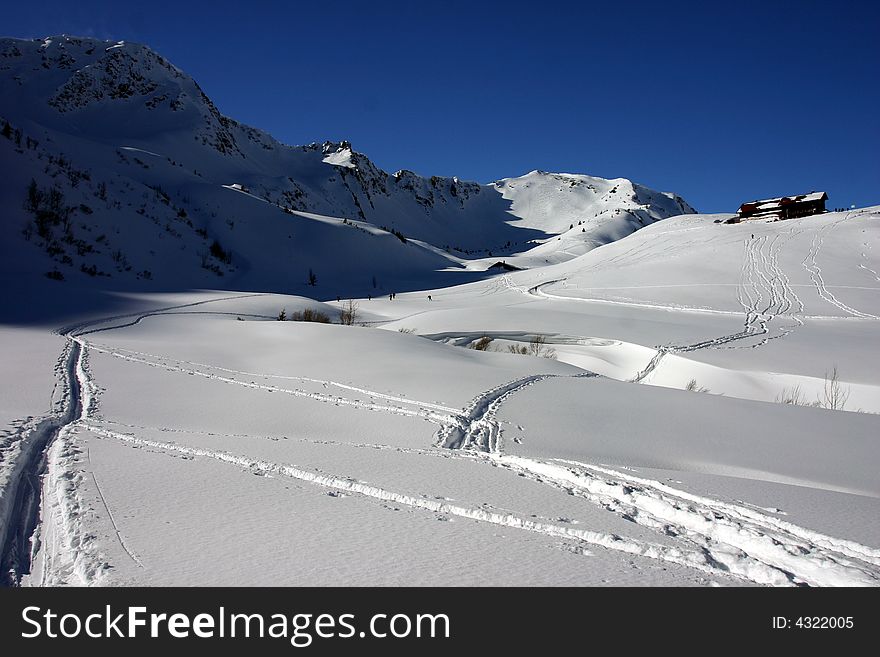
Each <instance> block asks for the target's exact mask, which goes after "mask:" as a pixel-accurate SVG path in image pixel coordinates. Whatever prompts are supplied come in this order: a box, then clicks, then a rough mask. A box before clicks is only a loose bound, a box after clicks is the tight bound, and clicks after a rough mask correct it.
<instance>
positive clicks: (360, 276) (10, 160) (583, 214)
mask: <svg viewBox="0 0 880 657" xmlns="http://www.w3.org/2000/svg"><path fill="white" fill-rule="evenodd" d="M0 98H2V101H0V128H2V131H3V137H5V139H0V163H2V165H3V168H4V171H5V172H7V173H6V175H5V176H4V178H3V180H2V181H0V202H2V203H3V205H4V207H5V208H7V209H8V212H7V213H5V214H4V219H3V224H2V231H3V249H4V251H3V253H2V256H3V258H2V264H0V266H2V268H3V271H4V272H5V273H6V274H8V275H16V274H19V273H21V272H25V273H26V274H27V275H33V274H34V273H37V274H39V275H44V274H47V273H49V274H50V275H51V276H53V277H55V278H56V279H59V278H61V277H63V278H64V279H66V280H76V281H80V282H81V281H86V282H88V283H92V281H91V279H92V278H95V279H99V280H98V281H97V284H98V285H99V286H100V287H113V288H117V289H119V288H125V287H127V286H129V285H131V284H132V283H135V284H136V285H137V286H138V287H139V289H154V288H155V287H157V286H161V287H163V288H168V287H175V288H181V287H192V286H197V287H219V288H226V289H272V290H277V291H298V292H305V291H308V292H309V293H310V294H312V295H317V296H321V297H323V298H334V297H336V296H337V295H351V294H363V295H366V294H382V293H387V292H388V291H394V290H399V289H418V288H419V287H426V286H429V287H431V286H436V285H440V284H448V283H450V282H455V283H459V282H463V281H466V280H472V279H473V278H474V277H475V276H479V275H480V274H479V272H480V271H482V270H485V269H486V268H487V267H489V266H490V265H491V264H493V263H494V262H495V261H496V260H497V259H498V257H499V256H502V257H504V256H508V255H512V254H516V253H522V252H527V251H529V250H531V249H534V250H535V253H536V254H538V255H539V256H540V257H538V256H537V255H536V257H535V258H531V259H529V258H527V259H525V260H522V261H520V263H519V264H520V265H527V266H531V265H533V264H545V263H546V262H551V261H553V262H556V261H558V260H564V259H568V258H571V257H573V255H576V254H579V253H583V252H585V251H586V250H588V249H590V248H593V247H595V246H597V245H599V244H602V243H607V242H609V241H612V240H614V239H618V238H619V237H622V236H623V235H626V234H629V233H630V232H632V231H633V230H635V229H637V228H640V227H641V226H642V225H645V224H647V223H650V222H652V221H654V220H657V219H661V218H664V217H668V216H670V215H674V214H679V213H681V212H689V211H691V209H690V207H689V206H687V204H686V203H684V201H682V200H681V199H679V198H678V197H675V196H673V195H665V194H660V193H657V192H652V191H651V190H647V189H645V188H643V187H640V186H638V185H634V184H632V183H630V182H629V181H626V180H622V179H621V180H615V181H605V180H602V179H600V178H588V177H583V176H580V177H578V176H561V177H560V176H556V175H554V174H540V173H537V172H535V173H532V174H529V175H527V176H524V177H523V178H521V179H515V178H514V179H507V180H504V181H500V182H499V183H495V184H494V185H480V184H477V183H471V182H464V181H461V180H458V179H456V178H443V177H438V176H432V177H430V178H424V177H420V176H418V175H416V174H414V173H412V172H409V171H398V172H397V173H394V174H389V173H386V172H384V171H382V170H380V169H379V168H378V167H376V166H375V165H374V164H373V163H372V162H371V161H370V160H369V159H368V158H367V157H366V156H364V155H362V154H360V153H358V152H356V151H354V150H353V149H352V147H351V144H349V143H348V142H341V143H330V142H327V143H324V144H311V145H309V146H303V147H291V146H286V145H283V144H280V143H278V142H277V141H275V140H274V139H273V138H272V137H270V136H269V135H267V134H266V133H264V132H262V131H260V130H257V129H254V128H250V127H248V126H245V125H242V124H240V123H238V122H236V121H234V120H232V119H230V118H228V117H225V116H223V115H222V114H221V113H220V112H219V111H218V109H217V108H216V107H215V105H214V104H213V103H212V102H211V100H210V99H209V98H208V97H207V96H206V95H205V94H204V93H203V92H202V90H201V89H200V88H199V86H198V84H196V82H195V81H194V80H192V78H190V77H189V76H187V75H186V74H184V73H183V72H181V71H180V70H179V69H177V68H176V67H175V66H174V65H173V64H171V63H170V62H168V61H167V60H165V59H164V58H163V57H162V56H161V55H159V54H157V53H155V52H153V51H152V50H150V49H149V48H146V47H144V46H140V45H136V44H129V43H122V42H120V43H111V42H104V41H98V40H94V39H86V38H73V37H64V36H60V37H50V38H47V39H44V40H32V41H27V40H19V39H2V40H0ZM32 179H33V180H34V181H35V183H36V188H35V189H33V190H31V192H30V194H31V195H30V201H28V197H29V188H28V186H29V183H30V181H31V180H32ZM560 181H565V184H561V183H560ZM569 183H571V184H569ZM52 190H56V192H53V191H52ZM53 193H54V194H55V196H53V197H51V198H50V195H51V194H53ZM25 204H26V205H27V208H24V207H23V205H25ZM579 222H584V226H581V230H578V231H574V230H569V228H568V226H569V225H572V224H578V223H579ZM557 234H564V235H565V238H564V241H560V240H555V239H554V238H555V236H556V235H557ZM536 246H537V248H535V247H536ZM481 258H482V259H481ZM469 260H470V261H472V262H467V261H469ZM309 270H312V273H314V274H315V277H314V278H312V277H311V276H310V274H309ZM310 282H313V283H314V285H310V284H309V283H310Z"/></svg>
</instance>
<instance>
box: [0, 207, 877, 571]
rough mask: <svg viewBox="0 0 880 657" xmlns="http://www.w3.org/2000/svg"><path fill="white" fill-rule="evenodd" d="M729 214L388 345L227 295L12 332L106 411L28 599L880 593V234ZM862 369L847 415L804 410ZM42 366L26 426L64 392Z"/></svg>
mask: <svg viewBox="0 0 880 657" xmlns="http://www.w3.org/2000/svg"><path fill="white" fill-rule="evenodd" d="M713 219H714V218H713V217H709V216H700V215H697V216H682V217H677V218H672V219H668V220H666V221H664V222H662V223H660V224H657V225H656V226H653V227H651V228H648V229H644V230H642V231H639V232H637V233H635V234H634V235H632V236H630V237H627V238H624V239H623V240H620V241H619V242H617V243H615V244H612V245H609V246H605V247H602V248H599V249H596V250H593V251H591V252H590V253H589V254H587V255H585V256H583V257H581V258H576V259H574V260H571V261H569V262H568V263H565V264H561V265H558V266H555V267H549V268H543V269H540V270H531V271H524V272H512V273H508V274H505V275H502V276H499V277H496V278H493V279H491V280H489V281H484V282H480V283H473V284H468V285H464V286H460V287H454V288H446V289H439V290H430V291H424V292H418V293H415V292H414V293H407V294H399V295H398V296H397V298H396V299H395V300H394V301H389V300H388V299H387V298H382V299H372V300H367V299H362V300H359V301H358V304H359V308H358V312H359V317H358V319H359V321H360V323H362V324H363V326H354V327H349V326H339V325H333V324H331V325H327V324H316V323H306V322H290V321H287V322H278V321H275V319H274V318H275V316H276V315H277V314H278V312H279V311H280V309H281V308H282V307H283V308H285V310H286V312H287V313H288V314H290V313H293V312H296V311H297V310H302V309H304V308H309V307H311V308H316V309H322V310H324V311H325V312H327V313H328V314H330V315H331V316H335V315H336V314H337V313H338V308H339V307H340V306H341V305H343V304H337V303H335V302H333V303H329V304H321V303H318V302H314V301H310V300H309V299H307V298H304V297H284V296H281V295H269V294H260V293H252V294H243V293H238V292H236V293H221V292H213V293H190V294H169V295H162V296H154V297H147V296H144V297H135V298H133V299H132V300H130V302H129V303H130V304H131V305H132V308H133V309H132V310H131V311H130V312H122V313H119V315H120V316H117V317H113V318H109V319H101V318H96V317H82V318H81V319H80V320H76V321H74V322H71V323H70V325H68V326H67V327H66V329H65V331H63V333H64V334H65V335H66V336H67V337H66V338H64V337H60V336H59V337H56V338H51V339H50V338H47V337H44V336H45V335H46V333H45V331H42V330H38V329H36V328H31V329H8V330H7V331H6V333H5V334H4V340H3V343H2V344H3V348H4V351H6V352H8V353H6V354H4V358H11V359H13V360H12V361H10V362H14V363H15V362H16V361H15V360H14V359H15V358H17V357H18V358H25V357H24V356H22V355H21V354H22V352H23V351H24V350H27V352H28V356H27V360H28V362H38V361H39V360H40V359H41V358H42V359H44V360H45V361H46V362H49V363H51V362H52V360H53V358H58V357H59V356H58V354H59V353H60V352H61V350H62V348H65V349H67V351H66V352H65V353H62V354H61V356H60V358H61V360H63V359H64V358H66V357H68V355H67V354H71V353H72V354H74V356H75V358H74V359H73V360H74V362H73V363H72V370H73V371H74V372H75V382H74V384H73V385H75V386H76V388H77V389H78V390H79V391H80V397H81V399H82V411H81V413H80V414H79V416H78V418H77V419H76V421H75V422H73V423H72V424H70V425H68V426H66V427H65V428H64V429H62V431H61V434H60V436H59V438H58V439H57V440H56V441H55V442H54V443H53V446H52V449H51V451H50V455H49V462H50V467H49V472H48V475H47V476H46V478H45V491H44V494H45V499H44V510H43V518H44V522H43V524H42V526H41V527H42V529H41V534H40V541H39V545H40V549H39V551H38V555H37V559H36V561H35V567H34V571H33V574H32V575H31V576H30V577H28V578H26V580H25V583H28V584H135V583H145V584H652V585H677V584H694V585H706V584H709V583H720V584H724V585H740V584H770V585H787V584H803V583H805V584H811V585H849V584H860V585H861V584H866V585H876V584H877V582H878V577H880V550H878V547H880V527H878V524H877V520H876V519H877V517H878V515H877V512H878V500H877V498H878V495H880V483H878V481H877V477H876V471H877V463H878V452H880V446H878V441H877V436H878V435H880V431H878V429H880V420H878V416H877V415H876V414H875V413H876V412H877V411H878V410H880V395H878V390H880V388H878V386H880V380H878V378H877V374H876V373H877V371H878V367H877V366H878V362H877V361H878V354H877V351H876V348H875V347H874V346H873V344H872V341H873V340H875V339H876V336H877V327H878V322H880V320H878V319H877V315H878V314H880V284H878V283H880V282H878V281H877V280H876V275H875V274H873V273H872V272H873V271H877V270H878V268H880V267H878V259H877V256H876V255H875V254H876V253H877V250H876V249H877V246H878V242H880V230H878V228H880V213H878V212H877V209H876V208H874V209H870V208H869V209H865V210H861V211H857V212H851V213H829V214H827V215H824V216H818V217H811V218H805V219H795V220H789V221H786V222H777V223H752V224H744V225H733V226H731V225H723V224H716V223H714V221H713ZM753 236H754V237H753ZM853 254H855V255H853ZM429 294H430V295H431V300H430V301H429V300H428V295H429ZM399 329H404V330H406V331H408V332H402V331H400V330H399ZM539 334H540V335H546V336H547V338H548V343H549V344H550V345H551V346H552V347H554V348H555V349H556V352H557V359H556V360H552V359H547V358H539V357H533V356H523V355H514V354H510V353H506V345H512V344H516V345H527V344H528V343H529V341H530V340H531V338H532V337H533V336H534V335H539ZM484 335H485V336H489V337H494V338H495V339H494V341H493V344H497V345H499V346H501V347H504V348H503V349H501V350H499V351H496V352H491V351H489V352H481V351H476V350H473V349H467V348H466V347H467V345H468V344H470V343H472V342H474V341H476V340H477V339H479V338H480V337H482V336H484ZM65 343H66V345H67V346H66V347H65ZM53 353H54V356H53V355H52V354H53ZM835 365H836V366H837V368H838V372H839V377H840V380H841V382H842V386H843V387H844V388H845V389H846V390H847V392H849V398H848V400H847V402H846V406H845V410H837V411H835V410H827V409H825V408H815V407H808V406H797V405H789V404H782V403H779V402H778V399H780V398H781V395H783V392H784V389H791V388H792V387H794V386H799V390H800V391H801V394H802V396H803V399H802V401H804V402H805V403H810V402H814V401H816V400H817V399H818V400H821V399H822V394H823V389H824V386H825V374H826V372H829V371H831V369H832V368H833V367H834V366H835ZM15 367H16V381H15V384H14V385H9V384H7V385H9V387H10V392H9V395H10V396H9V397H7V396H6V394H4V399H9V400H10V401H9V406H10V407H11V408H8V409H4V412H5V413H6V417H5V418H4V420H11V419H12V418H13V417H18V416H16V414H15V408H16V407H17V408H24V407H26V406H28V405H29V404H32V403H33V402H32V400H31V399H30V398H29V395H30V393H28V392H27V391H29V390H40V391H42V392H43V393H44V394H46V395H48V390H49V389H50V388H51V385H52V377H51V376H47V375H46V373H45V371H44V370H45V368H37V367H28V366H27V365H26V364H25V363H21V362H18V363H17V364H16V365H15ZM59 371H60V373H59V388H60V389H61V390H62V391H63V389H64V375H63V373H64V368H63V367H62V368H60V370H59ZM692 379H694V380H695V381H696V384H697V386H696V387H697V390H703V391H702V392H698V391H687V390H684V388H685V387H686V386H687V384H688V382H689V381H690V380H692ZM10 383H11V382H10ZM705 389H708V390H705ZM30 396H34V395H30ZM61 397H62V399H61V402H60V403H63V394H62V395H61ZM859 411H861V412H859ZM10 426H12V425H11V424H10Z"/></svg>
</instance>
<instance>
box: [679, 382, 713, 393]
mask: <svg viewBox="0 0 880 657" xmlns="http://www.w3.org/2000/svg"><path fill="white" fill-rule="evenodd" d="M684 389H685V390H687V391H688V392H709V388H704V387H703V386H701V385H699V384H698V383H697V380H696V379H691V380H690V381H688V382H687V385H686V386H685V387H684Z"/></svg>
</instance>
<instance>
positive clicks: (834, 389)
mask: <svg viewBox="0 0 880 657" xmlns="http://www.w3.org/2000/svg"><path fill="white" fill-rule="evenodd" d="M849 393H850V388H849V386H843V385H841V383H840V378H839V376H838V374H837V365H835V366H834V368H833V369H832V370H831V372H825V387H824V389H823V391H822V395H823V399H822V400H821V403H822V406H824V407H825V408H830V409H831V410H833V411H842V410H843V409H844V408H845V407H846V402H847V401H849Z"/></svg>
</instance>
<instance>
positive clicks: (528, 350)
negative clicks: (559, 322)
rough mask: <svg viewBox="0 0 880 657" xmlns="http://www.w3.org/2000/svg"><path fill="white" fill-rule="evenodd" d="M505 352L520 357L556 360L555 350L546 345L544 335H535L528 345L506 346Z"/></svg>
mask: <svg viewBox="0 0 880 657" xmlns="http://www.w3.org/2000/svg"><path fill="white" fill-rule="evenodd" d="M507 351H509V352H510V353H512V354H519V355H520V356H538V357H540V358H550V359H552V360H555V359H556V350H555V349H554V348H553V347H551V346H549V345H548V344H547V336H546V335H536V336H535V337H533V338H532V339H531V341H530V342H529V344H528V345H518V344H511V345H507Z"/></svg>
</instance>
